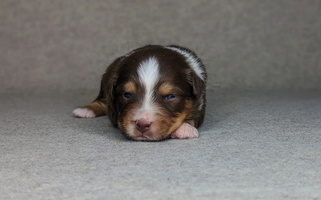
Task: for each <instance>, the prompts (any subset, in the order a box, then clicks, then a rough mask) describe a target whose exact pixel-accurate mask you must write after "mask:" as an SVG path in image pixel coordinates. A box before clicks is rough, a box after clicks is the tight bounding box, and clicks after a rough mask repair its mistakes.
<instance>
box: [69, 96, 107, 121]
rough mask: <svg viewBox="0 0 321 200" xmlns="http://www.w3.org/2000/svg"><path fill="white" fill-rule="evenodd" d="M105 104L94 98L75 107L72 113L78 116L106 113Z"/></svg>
mask: <svg viewBox="0 0 321 200" xmlns="http://www.w3.org/2000/svg"><path fill="white" fill-rule="evenodd" d="M106 112H107V106H106V104H105V103H103V102H101V101H99V100H95V101H93V102H92V103H90V104H88V105H85V106H82V107H80V108H76V109H75V110H74V111H73V112H72V113H73V115H74V116H75V117H79V118H93V117H98V116H103V115H106Z"/></svg>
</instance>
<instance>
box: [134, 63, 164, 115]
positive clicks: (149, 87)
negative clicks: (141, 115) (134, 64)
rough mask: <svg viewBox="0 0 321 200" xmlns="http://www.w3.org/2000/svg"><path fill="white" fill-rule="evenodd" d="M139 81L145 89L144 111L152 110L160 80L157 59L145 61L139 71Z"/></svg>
mask: <svg viewBox="0 0 321 200" xmlns="http://www.w3.org/2000/svg"><path fill="white" fill-rule="evenodd" d="M138 75H139V80H140V82H141V83H142V84H143V86H144V87H145V96H144V101H143V106H142V109H143V110H150V109H152V101H153V92H154V87H155V85H156V83H157V82H158V79H159V64H158V61H157V60H156V58H155V57H150V58H148V59H147V60H145V61H143V62H142V63H141V64H140V66H139V69H138Z"/></svg>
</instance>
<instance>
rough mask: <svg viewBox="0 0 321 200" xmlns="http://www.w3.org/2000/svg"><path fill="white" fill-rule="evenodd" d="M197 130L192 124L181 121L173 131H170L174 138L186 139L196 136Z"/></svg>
mask: <svg viewBox="0 0 321 200" xmlns="http://www.w3.org/2000/svg"><path fill="white" fill-rule="evenodd" d="M197 137H198V131H197V129H196V128H195V127H194V126H191V125H189V124H188V123H183V124H182V125H181V126H180V127H179V128H178V129H177V130H176V131H175V132H174V133H172V138H175V139H188V138H197Z"/></svg>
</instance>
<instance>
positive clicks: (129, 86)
mask: <svg viewBox="0 0 321 200" xmlns="http://www.w3.org/2000/svg"><path fill="white" fill-rule="evenodd" d="M124 90H125V91H126V92H129V93H135V92H136V85H135V84H134V83H133V82H127V83H126V84H125V85H124Z"/></svg>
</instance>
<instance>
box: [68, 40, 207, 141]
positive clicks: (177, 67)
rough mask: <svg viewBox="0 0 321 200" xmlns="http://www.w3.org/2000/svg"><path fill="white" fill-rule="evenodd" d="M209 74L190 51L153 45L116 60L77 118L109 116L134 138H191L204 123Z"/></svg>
mask: <svg viewBox="0 0 321 200" xmlns="http://www.w3.org/2000/svg"><path fill="white" fill-rule="evenodd" d="M205 83H206V71H205V67H204V65H203V64H202V62H201V61H200V59H199V58H197V56H196V55H195V53H193V52H192V51H190V50H188V49H186V48H183V47H179V46H156V45H150V46H145V47H142V48H139V49H136V50H134V51H132V52H130V53H128V54H127V55H125V56H122V57H120V58H117V59H116V60H115V61H114V62H113V63H112V64H111V65H110V66H109V67H108V68H107V70H106V72H105V74H104V75H103V78H102V81H101V88H100V93H99V95H98V97H97V98H96V100H94V101H93V102H92V103H91V104H88V105H86V106H83V107H82V108H78V109H76V110H74V112H73V113H74V115H75V116H77V117H82V118H86V117H96V116H101V115H108V116H109V118H110V120H111V121H112V123H113V124H114V125H115V126H117V127H118V128H119V129H120V130H121V131H122V132H123V133H124V134H125V136H126V137H128V138H129V139H133V140H148V141H155V140H164V139H167V138H170V137H171V136H172V137H173V138H193V137H197V136H198V132H197V130H196V128H197V127H199V126H200V125H201V124H202V122H203V119H204V113H205Z"/></svg>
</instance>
